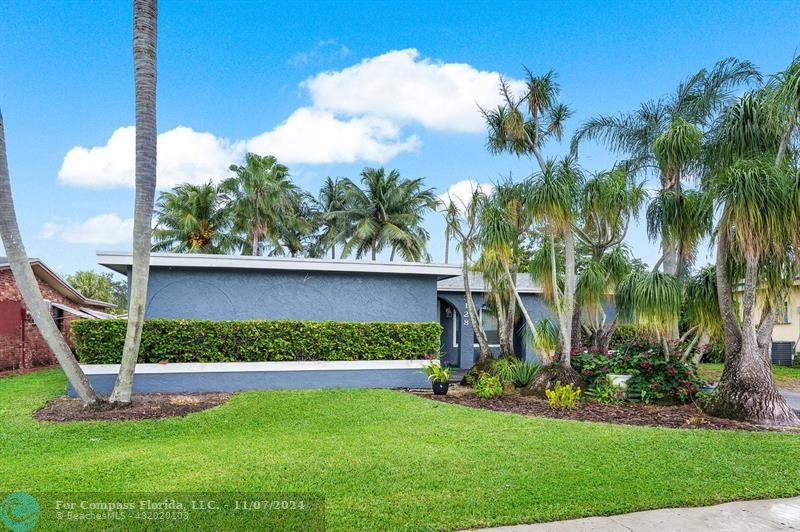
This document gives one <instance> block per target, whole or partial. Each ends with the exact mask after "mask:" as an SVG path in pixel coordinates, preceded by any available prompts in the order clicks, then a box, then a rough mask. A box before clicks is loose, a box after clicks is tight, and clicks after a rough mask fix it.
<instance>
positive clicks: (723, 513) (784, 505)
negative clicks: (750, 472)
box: [482, 497, 800, 532]
mask: <svg viewBox="0 0 800 532" xmlns="http://www.w3.org/2000/svg"><path fill="white" fill-rule="evenodd" d="M659 530H670V531H672V530H685V531H697V532H701V531H706V530H707V531H715V532H718V531H730V532H740V531H742V532H743V531H755V530H759V531H760V530H800V497H794V498H792V499H771V500H762V501H738V502H729V503H727V504H718V505H716V506H707V507H704V508H666V509H663V510H650V511H648V512H636V513H632V514H623V515H613V516H608V517H589V518H587V519H572V520H570V521H556V522H552V523H539V524H535V525H515V526H505V527H498V528H485V529H482V531H484V532H488V531H492V532H545V531H546V532H584V531H586V532H588V531H595V532H640V531H641V532H655V531H659Z"/></svg>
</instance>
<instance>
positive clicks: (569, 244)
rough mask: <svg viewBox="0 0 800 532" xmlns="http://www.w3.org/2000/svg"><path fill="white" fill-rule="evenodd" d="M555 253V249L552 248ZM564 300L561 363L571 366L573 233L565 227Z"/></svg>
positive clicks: (573, 269) (573, 308)
mask: <svg viewBox="0 0 800 532" xmlns="http://www.w3.org/2000/svg"><path fill="white" fill-rule="evenodd" d="M554 253H555V250H554ZM564 268H565V272H564V301H563V302H562V304H563V310H562V312H561V314H562V315H561V316H559V318H560V319H559V320H558V321H559V325H560V329H561V365H562V366H564V367H565V368H570V369H571V368H572V313H573V312H574V311H575V235H573V234H572V230H571V229H569V228H567V230H566V231H565V234H564Z"/></svg>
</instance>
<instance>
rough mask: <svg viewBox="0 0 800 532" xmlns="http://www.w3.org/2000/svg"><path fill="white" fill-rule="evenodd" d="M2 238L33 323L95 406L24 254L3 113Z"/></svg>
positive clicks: (0, 144)
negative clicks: (13, 193)
mask: <svg viewBox="0 0 800 532" xmlns="http://www.w3.org/2000/svg"><path fill="white" fill-rule="evenodd" d="M0 239H2V241H3V247H4V248H5V251H6V255H8V263H9V265H10V266H11V273H12V275H13V276H14V282H15V283H16V284H17V289H19V292H20V294H22V299H23V301H24V302H25V307H27V310H28V312H29V313H30V315H31V317H32V318H33V322H34V323H35V324H36V327H37V328H38V329H39V333H40V334H41V335H42V337H43V338H44V341H45V342H46V343H47V346H48V347H49V348H50V350H51V351H53V354H54V355H55V357H56V360H58V363H59V364H60V365H61V369H63V370H64V374H65V375H66V376H67V380H68V381H69V383H70V384H71V385H72V387H73V388H74V389H75V392H76V393H77V394H78V397H80V398H81V400H82V401H83V404H84V405H87V406H91V405H94V404H96V403H97V401H98V399H97V394H96V393H95V391H94V389H93V388H92V385H91V384H90V383H89V379H87V378H86V375H85V374H84V373H83V370H82V369H81V367H80V365H79V364H78V361H77V360H75V356H74V355H73V354H72V350H71V349H70V348H69V345H67V342H66V341H65V340H64V337H63V336H62V335H61V332H60V331H59V330H58V327H56V324H55V322H54V321H53V318H52V316H51V315H50V312H49V310H48V308H47V305H46V304H45V302H44V299H43V298H42V292H41V291H40V290H39V283H38V282H37V281H36V277H35V276H34V274H33V269H32V268H31V264H30V261H29V260H28V255H27V253H26V252H25V246H24V245H23V243H22V235H20V232H19V225H18V224H17V216H16V211H15V210H14V198H13V197H12V196H11V178H10V176H9V172H8V158H7V155H6V137H5V130H4V125H3V114H2V112H0Z"/></svg>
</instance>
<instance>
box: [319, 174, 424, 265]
mask: <svg viewBox="0 0 800 532" xmlns="http://www.w3.org/2000/svg"><path fill="white" fill-rule="evenodd" d="M361 183H362V184H363V187H364V188H363V189H362V188H359V187H358V185H356V184H355V183H353V182H352V181H351V180H349V179H346V180H344V186H345V188H346V192H345V203H346V208H345V209H343V210H340V211H336V212H333V213H331V214H330V217H331V219H332V220H335V221H336V223H337V226H338V227H341V228H342V229H341V230H342V233H341V235H342V239H343V240H344V241H345V244H344V248H343V249H342V256H343V257H345V256H347V255H349V254H350V253H351V252H355V254H356V258H362V257H364V256H367V255H369V256H370V257H371V259H372V260H377V258H378V253H380V252H381V251H383V250H384V249H385V248H386V247H389V248H391V250H392V251H391V257H390V259H391V260H394V257H395V254H396V253H399V254H400V256H402V257H403V259H404V260H407V261H420V260H424V259H427V258H428V257H429V255H428V252H427V250H426V244H427V241H428V239H429V235H428V232H427V231H426V230H425V228H424V227H423V226H422V221H423V218H424V216H425V214H427V213H428V212H429V211H434V210H435V209H436V195H435V194H434V192H433V189H425V188H423V184H424V180H423V179H422V178H418V179H403V178H401V177H400V173H399V172H398V171H397V170H391V171H390V172H389V173H388V174H387V173H386V171H385V170H384V169H383V168H377V169H375V168H365V169H364V171H362V172H361Z"/></svg>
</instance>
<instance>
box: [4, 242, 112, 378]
mask: <svg viewBox="0 0 800 532" xmlns="http://www.w3.org/2000/svg"><path fill="white" fill-rule="evenodd" d="M30 264H31V267H32V268H33V274H34V275H35V276H36V280H37V281H38V283H39V290H41V292H42V296H43V297H44V299H45V301H46V302H47V303H48V305H49V307H50V312H51V313H52V315H53V318H54V320H55V322H56V325H57V326H58V328H59V330H60V331H61V333H62V334H63V335H64V338H65V339H66V340H67V342H68V343H70V323H71V322H72V320H74V319H94V318H105V317H110V314H108V313H107V312H108V309H109V308H111V307H113V306H114V305H112V304H111V303H106V302H105V301H97V300H94V299H89V298H87V297H84V296H83V295H82V294H81V293H80V292H78V291H77V290H75V289H74V288H73V287H72V286H70V285H69V283H67V282H66V281H65V280H64V279H62V278H61V277H60V276H59V275H58V274H56V273H55V272H54V271H53V270H51V269H50V268H49V267H48V266H47V265H46V264H45V263H44V262H42V261H41V260H39V259H30ZM55 363H56V360H55V357H54V356H53V353H52V352H51V351H50V348H49V347H48V346H47V344H46V343H45V341H44V338H42V336H41V334H39V330H38V329H37V328H36V325H35V324H34V323H33V320H32V319H31V317H30V315H29V314H28V313H27V311H26V309H25V303H24V302H23V300H22V295H21V294H20V293H19V290H18V289H17V284H16V282H15V281H14V276H13V275H12V273H11V266H10V265H9V263H8V260H7V259H6V258H5V257H0V371H8V370H17V369H27V368H32V367H38V366H49V365H53V364H55Z"/></svg>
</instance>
